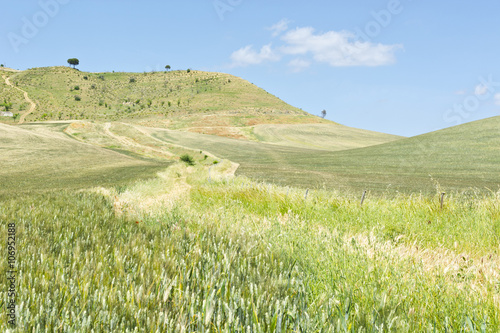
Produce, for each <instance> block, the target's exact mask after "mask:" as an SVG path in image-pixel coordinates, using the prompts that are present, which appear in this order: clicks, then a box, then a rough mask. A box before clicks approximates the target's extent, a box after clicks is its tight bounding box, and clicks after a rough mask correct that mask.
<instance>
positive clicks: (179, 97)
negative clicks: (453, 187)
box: [0, 67, 397, 150]
mask: <svg viewBox="0 0 500 333" xmlns="http://www.w3.org/2000/svg"><path fill="white" fill-rule="evenodd" d="M2 74H3V75H5V76H9V77H10V81H11V82H12V83H13V84H16V85H17V86H18V87H19V88H21V89H23V90H25V91H27V92H28V94H29V96H30V98H31V99H32V100H34V101H35V103H36V104H37V109H36V110H35V112H34V113H33V114H31V115H29V116H28V117H27V118H26V121H28V122H30V121H38V120H61V119H62V120H67V119H90V120H106V121H113V120H122V121H123V120H126V121H129V122H132V123H138V124H142V125H146V126H151V127H164V128H169V129H179V130H184V131H190V132H195V133H202V134H213V135H218V136H225V137H232V138H239V139H249V140H254V141H264V142H273V143H277V144H284V145H292V146H299V147H300V146H303V147H311V146H315V147H318V144H319V147H320V148H322V149H329V150H338V149H346V148H353V147H360V146H367V145H372V144H377V143H381V142H388V141H391V140H394V139H396V138H397V137H395V136H391V135H385V134H382V133H375V132H370V131H363V130H358V129H353V128H349V127H345V126H341V125H338V124H335V123H334V122H331V121H328V120H324V119H321V118H319V117H316V116H313V115H310V114H308V113H306V112H304V111H302V110H299V109H297V108H295V107H293V106H291V105H289V104H287V103H285V102H283V101H282V100H280V99H279V98H277V97H275V96H273V95H271V94H269V93H268V92H266V91H264V90H263V89H260V88H258V87H256V86H255V85H253V84H251V83H249V82H247V81H245V80H242V79H240V78H238V77H234V76H232V75H228V74H222V73H209V72H201V71H191V72H190V73H187V72H185V71H172V72H168V73H167V72H155V73H85V72H79V71H77V70H74V69H70V68H67V67H46V68H35V69H30V70H26V71H22V72H2ZM131 79H133V80H134V82H131ZM77 87H78V90H76V88H77ZM0 89H2V92H3V94H4V95H5V96H6V98H7V99H9V100H10V101H12V103H13V111H14V112H16V113H22V112H23V111H24V110H25V109H26V107H27V103H26V102H25V101H24V99H23V96H22V94H21V93H20V92H19V91H17V90H15V89H12V88H9V87H7V86H6V85H5V83H4V82H0ZM4 95H2V96H4ZM75 96H79V97H80V98H81V100H80V101H76V100H75ZM4 121H12V120H11V119H4ZM260 124H268V127H261V126H259V125H260ZM297 125H299V126H297ZM314 125H319V127H314ZM311 126H312V127H311ZM318 134H322V135H324V137H323V139H322V140H318Z"/></svg>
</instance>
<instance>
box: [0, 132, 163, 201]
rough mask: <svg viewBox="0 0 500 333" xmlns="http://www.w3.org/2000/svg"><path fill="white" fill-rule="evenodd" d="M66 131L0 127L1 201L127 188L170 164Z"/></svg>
mask: <svg viewBox="0 0 500 333" xmlns="http://www.w3.org/2000/svg"><path fill="white" fill-rule="evenodd" d="M67 126H68V124H67V123H53V124H44V125H36V124H27V125H23V126H17V127H14V126H8V125H2V124H0V141H1V142H2V146H1V147H0V153H1V156H2V167H1V168H0V183H1V184H2V187H1V188H0V197H9V196H13V195H17V194H19V193H24V192H30V191H47V190H50V191H53V190H58V189H80V188H86V187H93V186H98V185H101V186H111V185H113V186H114V185H119V184H125V183H127V182H129V181H132V180H135V179H136V178H137V177H139V178H140V177H146V178H147V177H151V176H154V174H155V172H156V171H159V170H163V169H164V168H166V167H167V166H168V164H169V162H168V161H159V160H146V159H138V158H132V157H129V156H126V155H124V154H120V153H117V152H114V151H111V150H109V149H102V148H99V147H96V146H93V145H89V144H84V143H80V142H78V141H76V140H74V139H73V138H71V137H69V136H68V135H66V134H64V133H63V132H62V131H63V129H64V128H66V127H67Z"/></svg>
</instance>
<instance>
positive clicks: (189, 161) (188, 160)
mask: <svg viewBox="0 0 500 333" xmlns="http://www.w3.org/2000/svg"><path fill="white" fill-rule="evenodd" d="M181 161H182V162H185V163H186V164H187V165H194V160H193V157H192V156H191V155H188V154H184V155H182V156H181Z"/></svg>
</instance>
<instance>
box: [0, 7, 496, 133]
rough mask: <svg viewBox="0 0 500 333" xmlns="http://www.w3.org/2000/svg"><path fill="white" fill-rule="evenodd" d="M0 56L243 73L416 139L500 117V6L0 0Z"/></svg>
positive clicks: (330, 113)
mask: <svg viewBox="0 0 500 333" xmlns="http://www.w3.org/2000/svg"><path fill="white" fill-rule="evenodd" d="M0 8H2V20H1V21H0V63H3V64H5V65H6V66H8V67H12V68H16V69H26V68H31V67H39V66H54V65H66V60H67V59H68V58H71V57H76V58H78V59H80V66H79V68H80V70H82V71H91V72H98V71H113V70H115V71H133V72H143V71H151V70H161V69H163V68H164V67H165V65H167V64H169V65H171V66H172V69H186V68H192V69H197V70H208V71H221V72H226V73H230V74H233V75H236V76H239V77H242V78H244V79H246V80H248V81H250V82H252V83H254V84H256V85H258V86H260V87H262V88H264V89H265V90H267V91H269V92H270V93H272V94H274V95H276V96H278V97H280V98H281V99H283V100H284V101H286V102H288V103H290V104H292V105H294V106H297V107H299V108H302V109H303V110H305V111H308V112H310V113H312V114H320V112H321V110H323V109H325V110H326V111H327V118H328V119H330V120H333V121H336V122H339V123H341V124H344V125H348V126H352V127H359V128H365V129H370V130H375V131H380V132H386V133H393V134H399V135H405V136H413V135H417V134H422V133H425V132H430V131H433V130H437V129H441V128H445V127H449V126H453V125H457V124H461V123H465V122H468V121H472V120H477V119H482V118H487V117H491V116H496V115H500V66H499V55H500V52H499V51H500V43H499V37H500V21H499V20H498V14H499V13H500V2H498V1H491V0H479V1H474V2H473V1H470V0H468V1H465V0H443V1H439V2H437V1H435V2H431V1H424V0H383V1H379V0H359V1H346V0H344V1H340V0H336V1H335V0H330V1H326V0H325V1H314V0H312V1H295V0H286V1H285V0H188V1H148V0H142V1H126V0H119V1H118V0H100V1H96V0H41V1H28V0H23V1H12V0H0Z"/></svg>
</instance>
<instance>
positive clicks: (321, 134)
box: [252, 123, 402, 151]
mask: <svg viewBox="0 0 500 333" xmlns="http://www.w3.org/2000/svg"><path fill="white" fill-rule="evenodd" d="M252 134H253V135H254V136H255V137H256V138H257V140H258V141H260V142H266V143H273V144H277V145H280V146H288V147H298V148H312V149H323V150H331V151H335V150H346V149H353V148H360V147H367V146H372V145H377V144H381V143H386V142H389V141H394V140H398V139H401V138H402V137H399V136H396V135H390V134H385V133H378V132H372V131H367V130H362V129H358V128H352V127H347V126H343V125H339V124H335V123H331V124H262V125H256V126H255V127H253V131H252Z"/></svg>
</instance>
